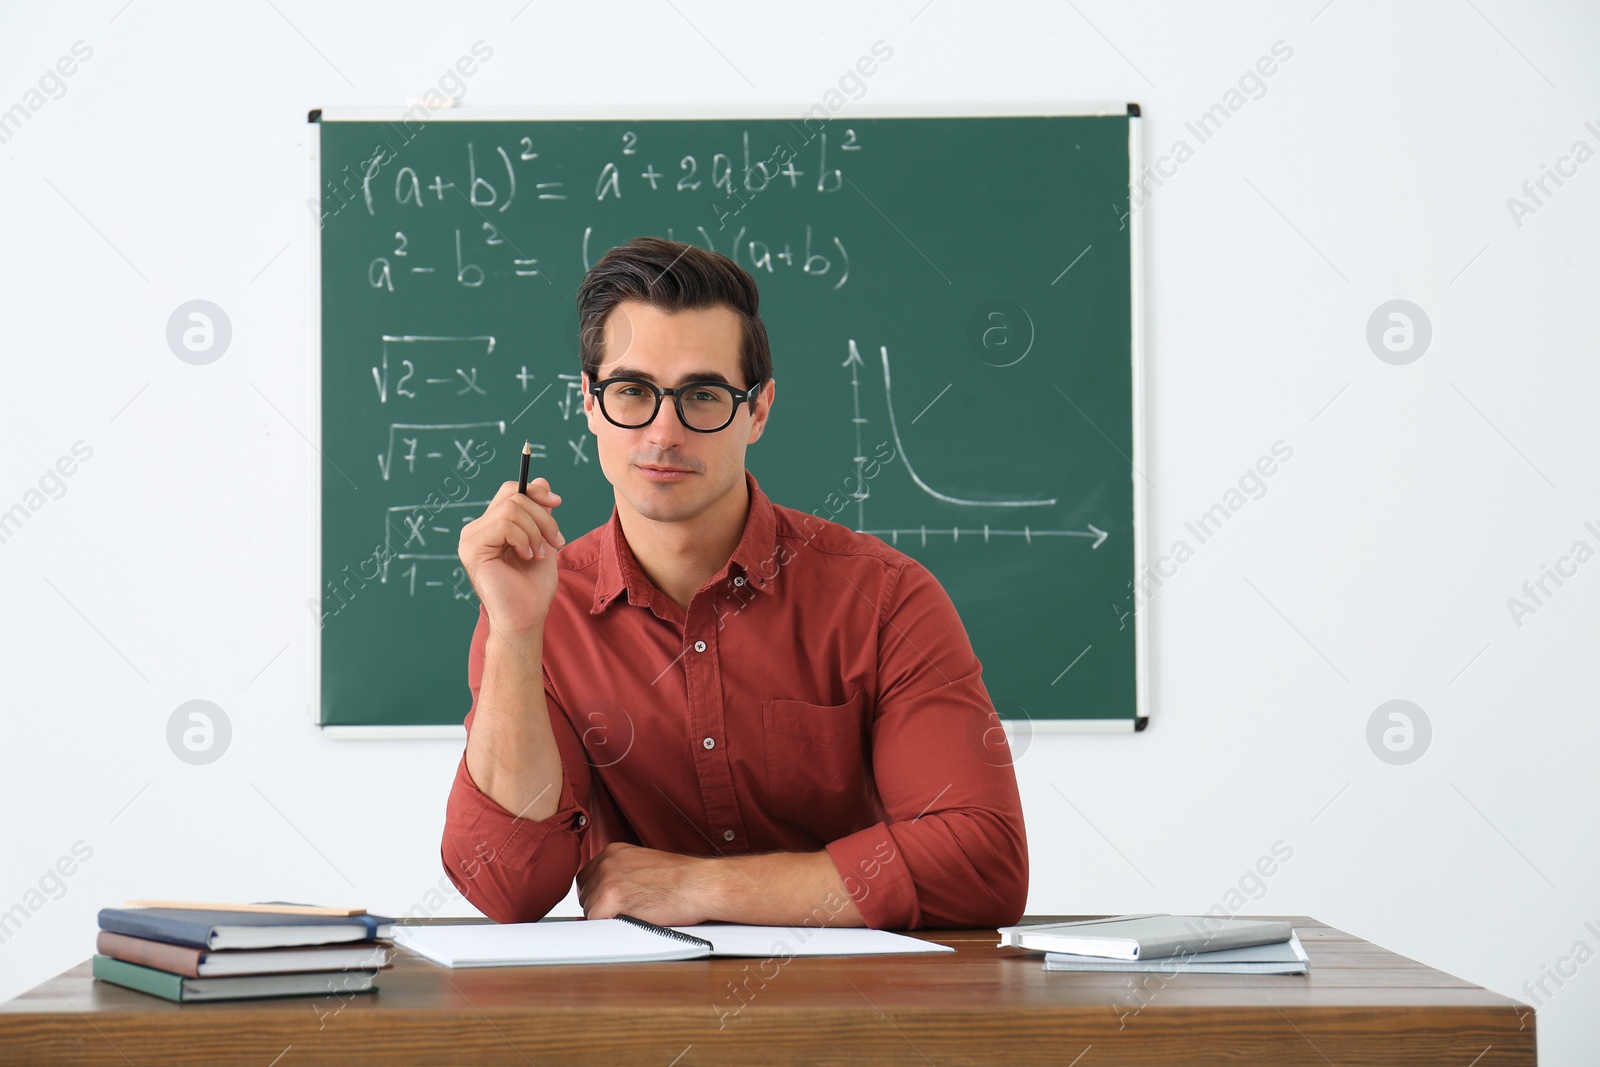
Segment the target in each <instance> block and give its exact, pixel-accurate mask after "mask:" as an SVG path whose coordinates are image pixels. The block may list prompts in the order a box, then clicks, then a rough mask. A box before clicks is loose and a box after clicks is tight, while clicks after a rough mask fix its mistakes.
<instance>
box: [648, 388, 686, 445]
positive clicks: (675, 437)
mask: <svg viewBox="0 0 1600 1067" xmlns="http://www.w3.org/2000/svg"><path fill="white" fill-rule="evenodd" d="M644 432H645V436H646V438H648V439H649V440H650V441H652V442H656V443H663V442H676V441H682V440H683V439H684V435H685V434H687V433H688V429H687V428H686V427H685V426H684V425H683V420H682V419H680V418H678V407H677V405H676V404H674V403H673V402H672V397H670V396H663V397H662V398H661V407H659V408H658V409H656V417H655V418H654V419H652V420H650V422H649V423H647V424H646V425H645V427H644Z"/></svg>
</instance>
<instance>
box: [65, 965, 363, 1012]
mask: <svg viewBox="0 0 1600 1067" xmlns="http://www.w3.org/2000/svg"><path fill="white" fill-rule="evenodd" d="M93 971H94V976H95V977H96V978H98V979H100V980H101V981H103V982H110V983H112V984H113V985H119V986H124V987H126V988H128V989H137V990H138V991H139V992H141V993H149V994H151V995H152V996H157V997H162V998H164V999H166V1000H174V1001H178V1002H179V1003H185V1002H189V1001H197V1000H249V999H255V998H258V997H308V996H330V995H339V996H343V995H344V994H346V993H370V992H372V991H373V990H374V989H377V988H378V987H377V985H376V984H375V983H374V982H373V977H374V975H373V973H372V972H371V971H311V972H307V973H303V974H249V975H239V976H236V977H233V978H186V977H184V976H183V975H181V974H168V973H167V972H166V971H158V970H156V969H155V968H154V967H141V966H139V965H138V964H137V963H126V962H124V961H122V960H116V959H112V958H111V957H110V956H96V957H95V958H94V964H93Z"/></svg>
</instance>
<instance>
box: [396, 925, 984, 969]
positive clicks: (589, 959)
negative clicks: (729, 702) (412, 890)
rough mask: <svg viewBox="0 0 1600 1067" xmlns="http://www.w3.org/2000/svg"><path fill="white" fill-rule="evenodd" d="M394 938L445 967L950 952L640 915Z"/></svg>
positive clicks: (929, 945) (850, 936) (412, 932)
mask: <svg viewBox="0 0 1600 1067" xmlns="http://www.w3.org/2000/svg"><path fill="white" fill-rule="evenodd" d="M394 942H395V944H397V945H400V946H401V947H403V948H407V949H410V950H411V951H412V952H415V953H416V954H417V955H419V956H424V957H426V958H427V959H430V960H432V961H433V962H435V963H442V964H444V965H445V966H446V967H525V966H528V965H531V964H541V963H646V962H650V961H654V960H692V959H701V958H704V957H707V956H751V957H756V958H762V959H765V958H770V957H774V956H781V957H790V956H880V955H890V954H895V953H906V952H954V951H955V949H953V948H950V947H949V946H948V945H938V944H934V943H933V942H931V941H920V940H918V939H917V938H914V937H906V936H904V935H902V934H895V933H890V932H889V931H887V930H861V929H847V928H829V929H822V930H813V929H811V928H810V927H805V926H738V925H734V924H731V923H702V924H700V925H698V926H656V925H654V924H653V923H647V922H645V921H643V920H642V919H634V918H632V917H622V918H617V919H579V920H574V921H572V922H541V923H506V924H503V925H500V924H481V923H479V924H471V925H462V926H455V925H451V926H396V927H395V929H394Z"/></svg>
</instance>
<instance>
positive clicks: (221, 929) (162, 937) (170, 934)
mask: <svg viewBox="0 0 1600 1067" xmlns="http://www.w3.org/2000/svg"><path fill="white" fill-rule="evenodd" d="M100 929H102V930H109V931H110V932H111V933H114V934H126V935H127V936H129V937H143V938H147V939H149V940H151V941H165V942H167V943H168V944H172V945H190V946H192V947H194V948H209V949H224V948H289V947H291V946H295V945H328V944H333V943H335V942H340V941H370V940H371V939H372V938H375V937H390V936H391V935H392V934H393V932H394V920H393V919H391V918H388V917H386V916H383V915H292V914H288V913H284V912H264V911H201V910H198V909H189V908H102V909H100Z"/></svg>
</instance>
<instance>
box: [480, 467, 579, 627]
mask: <svg viewBox="0 0 1600 1067" xmlns="http://www.w3.org/2000/svg"><path fill="white" fill-rule="evenodd" d="M560 504H561V497H560V495H559V494H557V493H555V492H553V491H552V490H551V489H550V484H549V483H548V482H547V481H545V479H543V478H536V479H534V480H533V481H531V482H529V483H528V493H527V495H526V496H520V495H518V493H517V483H516V482H506V483H504V484H502V485H501V486H500V491H499V492H498V493H496V494H495V496H494V500H493V501H491V502H490V504H489V506H488V507H487V508H486V509H484V512H483V514H482V515H480V516H478V517H477V518H476V519H474V520H473V521H471V522H469V523H467V524H466V525H465V526H463V527H462V528H461V543H460V545H459V547H458V549H457V553H458V554H459V555H460V557H461V565H462V567H463V568H465V570H466V572H467V578H468V579H469V580H470V581H471V582H472V587H473V589H475V590H477V593H478V599H479V600H481V601H483V606H484V607H485V608H486V609H487V610H488V612H489V624H490V625H491V626H493V627H494V629H495V630H496V631H497V632H499V633H500V634H501V635H502V636H512V635H515V634H532V633H540V632H542V631H543V629H544V621H545V618H546V616H548V615H549V614H550V605H551V603H552V602H553V601H554V600H555V596H556V586H557V573H556V552H557V551H558V550H559V549H560V548H561V547H562V546H563V545H565V544H566V538H564V537H562V536H561V530H560V528H559V527H557V525H556V520H555V516H553V515H551V514H550V510H551V509H552V508H555V507H558V506H560Z"/></svg>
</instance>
